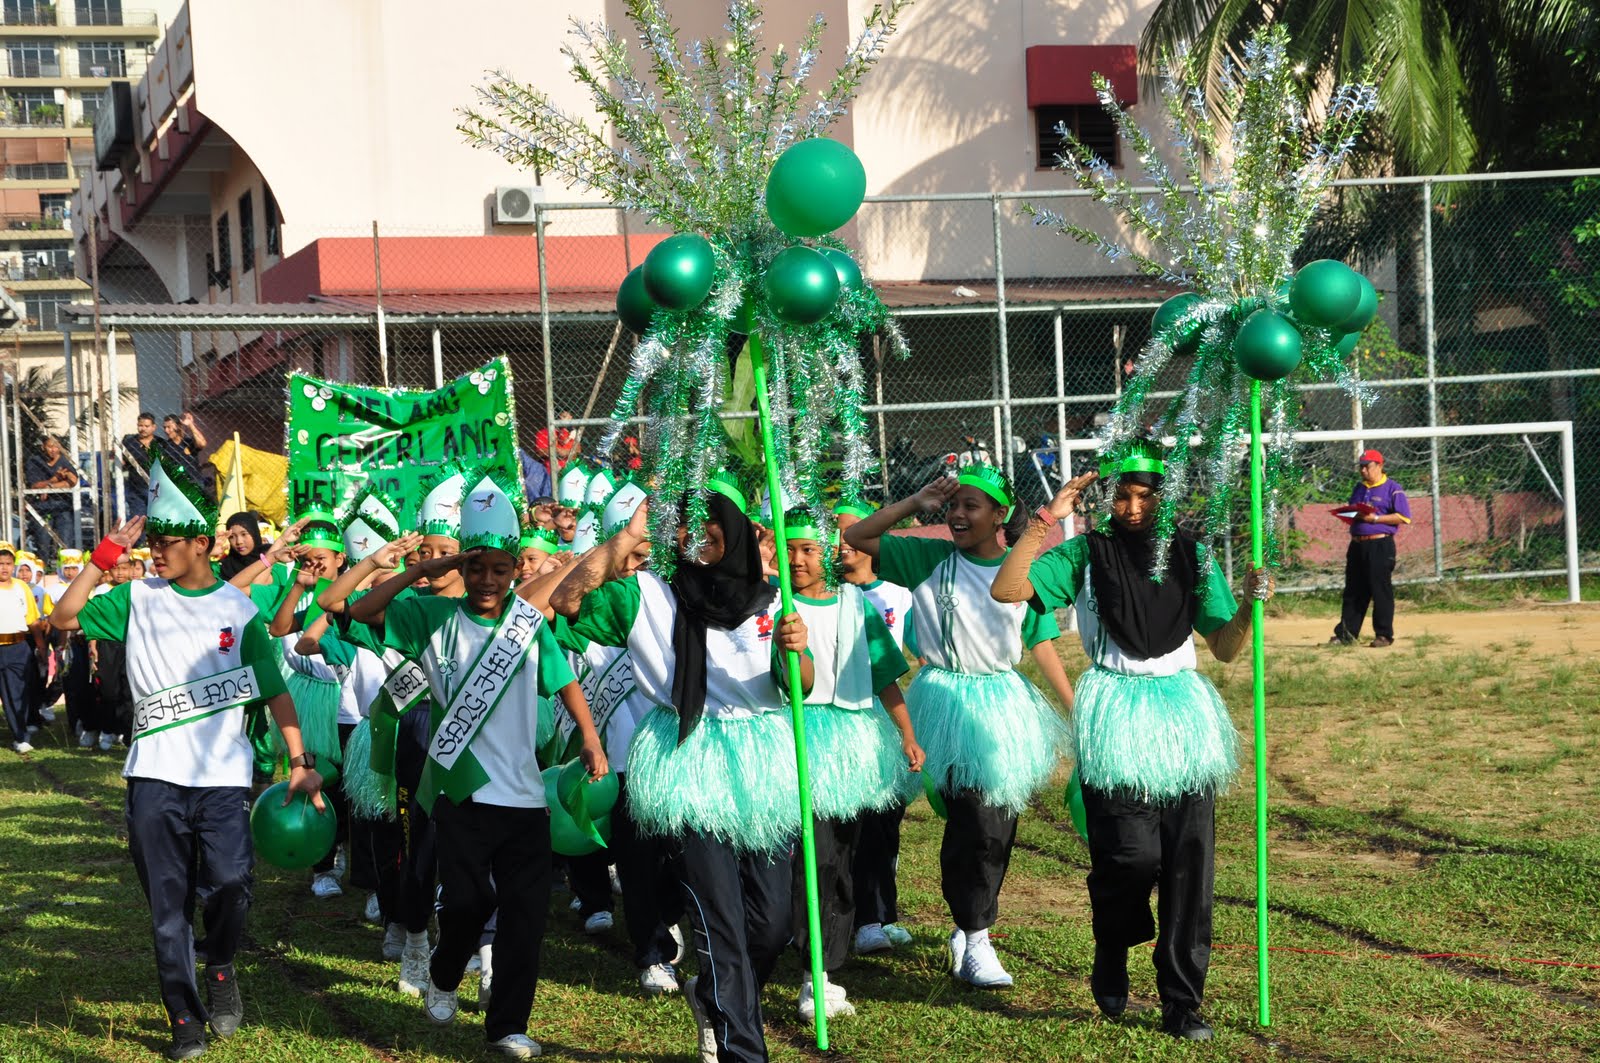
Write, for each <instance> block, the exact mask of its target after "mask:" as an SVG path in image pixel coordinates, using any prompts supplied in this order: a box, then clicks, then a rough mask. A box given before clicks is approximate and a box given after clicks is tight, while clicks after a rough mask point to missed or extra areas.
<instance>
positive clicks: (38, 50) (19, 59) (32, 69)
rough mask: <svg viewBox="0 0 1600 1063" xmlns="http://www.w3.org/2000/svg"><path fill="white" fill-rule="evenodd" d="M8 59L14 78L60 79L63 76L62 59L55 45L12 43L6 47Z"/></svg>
mask: <svg viewBox="0 0 1600 1063" xmlns="http://www.w3.org/2000/svg"><path fill="white" fill-rule="evenodd" d="M6 57H7V58H8V59H9V60H10V62H11V76H12V77H14V78H58V77H60V76H61V57H60V55H59V54H58V53H57V52H56V46H55V45H53V44H40V43H38V42H37V41H12V42H11V43H10V44H8V45H6Z"/></svg>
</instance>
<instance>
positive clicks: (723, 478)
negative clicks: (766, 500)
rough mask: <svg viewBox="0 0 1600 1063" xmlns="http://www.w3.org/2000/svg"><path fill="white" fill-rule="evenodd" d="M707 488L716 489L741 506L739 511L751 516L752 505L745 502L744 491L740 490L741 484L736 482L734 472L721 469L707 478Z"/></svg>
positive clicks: (718, 492)
mask: <svg viewBox="0 0 1600 1063" xmlns="http://www.w3.org/2000/svg"><path fill="white" fill-rule="evenodd" d="M706 490H707V491H715V492H716V493H717V494H719V495H722V496H723V497H724V498H726V499H728V500H729V501H730V502H732V503H733V504H734V505H736V506H738V507H739V512H740V513H743V514H745V515H746V516H749V514H750V507H749V505H748V504H747V503H746V502H745V499H744V492H743V491H741V490H739V485H738V484H737V483H735V482H734V479H733V474H732V473H730V472H729V471H728V470H726V469H719V470H717V471H716V472H714V473H712V474H711V477H710V479H708V480H706Z"/></svg>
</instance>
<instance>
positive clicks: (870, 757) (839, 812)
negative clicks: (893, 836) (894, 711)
mask: <svg viewBox="0 0 1600 1063" xmlns="http://www.w3.org/2000/svg"><path fill="white" fill-rule="evenodd" d="M806 765H807V767H809V768H810V771H811V814H812V815H813V816H816V817H818V818H823V819H837V820H850V819H854V818H855V817H856V816H858V815H860V814H861V813H862V812H865V811H868V810H872V811H881V810H883V809H885V808H889V807H890V806H892V805H895V804H898V803H900V802H901V801H904V800H906V799H907V798H908V797H909V796H915V795H916V794H917V792H918V791H919V789H920V788H921V785H922V784H921V780H920V779H918V778H916V777H915V776H913V775H912V774H911V770H910V769H909V768H908V767H906V757H905V753H904V752H903V751H902V750H901V748H900V732H899V731H896V730H895V728H894V722H893V721H892V720H890V719H889V714H888V713H887V712H885V711H884V708H883V706H882V705H881V704H879V702H878V700H877V699H876V698H874V699H873V701H872V707H871V708H867V709H861V710H859V711H857V710H854V709H840V708H836V707H834V706H832V705H807V706H806Z"/></svg>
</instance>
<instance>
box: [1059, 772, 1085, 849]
mask: <svg viewBox="0 0 1600 1063" xmlns="http://www.w3.org/2000/svg"><path fill="white" fill-rule="evenodd" d="M1065 804H1066V806H1067V814H1068V815H1070V816H1071V817H1072V827H1073V829H1074V830H1076V831H1077V832H1078V837H1080V838H1082V839H1083V840H1084V841H1088V840H1089V813H1088V812H1087V811H1086V810H1085V809H1084V807H1083V783H1081V782H1079V781H1078V772H1077V769H1073V772H1072V777H1071V778H1069V779H1068V780H1067V792H1066V795H1065Z"/></svg>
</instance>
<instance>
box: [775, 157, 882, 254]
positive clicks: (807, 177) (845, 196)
mask: <svg viewBox="0 0 1600 1063" xmlns="http://www.w3.org/2000/svg"><path fill="white" fill-rule="evenodd" d="M866 195H867V169H866V167H865V166H862V165H861V160H860V159H859V158H857V157H856V153H855V152H853V151H851V150H850V149H849V148H847V147H845V146H844V145H843V144H841V143H839V142H838V141H837V140H829V139H828V138H826V137H817V138H815V139H813V140H802V141H800V142H799V143H798V144H795V145H793V146H791V147H790V148H789V149H788V150H787V151H785V152H784V153H783V154H782V155H780V156H778V161H777V162H775V163H773V164H772V172H771V173H770V174H768V175H767V216H768V217H770V218H771V219H772V224H774V225H776V226H777V227H778V228H779V230H780V231H782V232H785V233H788V234H789V235H790V236H821V235H823V234H824V233H831V232H833V230H835V229H837V228H838V227H839V226H841V225H843V224H844V223H845V222H847V221H849V220H850V219H851V218H853V217H855V214H856V211H858V210H860V209H861V201H862V200H863V199H864V198H866Z"/></svg>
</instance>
